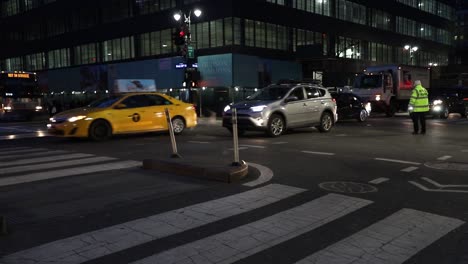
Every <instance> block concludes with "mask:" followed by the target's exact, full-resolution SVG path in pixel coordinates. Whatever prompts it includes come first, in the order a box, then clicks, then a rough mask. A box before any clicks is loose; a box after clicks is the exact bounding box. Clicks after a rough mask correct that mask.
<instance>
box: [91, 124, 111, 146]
mask: <svg viewBox="0 0 468 264" xmlns="http://www.w3.org/2000/svg"><path fill="white" fill-rule="evenodd" d="M111 136H112V129H111V127H110V125H109V123H107V122H106V121H104V120H96V121H94V122H93V123H92V124H91V126H90V127H89V138H91V139H92V140H94V141H102V140H106V139H109V138H110V137H111Z"/></svg>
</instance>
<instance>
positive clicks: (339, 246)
mask: <svg viewBox="0 0 468 264" xmlns="http://www.w3.org/2000/svg"><path fill="white" fill-rule="evenodd" d="M463 224H464V222H463V221H461V220H459V219H456V218H450V217H445V216H440V215H435V214H430V213H426V212H422V211H417V210H413V209H406V208H404V209H401V210H400V211H398V212H396V213H394V214H392V215H390V216H389V217H387V218H385V219H383V220H381V221H379V222H377V223H375V224H373V225H371V226H369V227H367V228H365V229H363V230H361V231H359V232H357V233H355V234H353V235H352V236H349V237H347V238H345V239H343V240H341V241H339V242H337V243H335V244H333V245H331V246H328V247H327V248H325V249H323V250H320V251H318V252H316V253H314V254H312V255H310V256H308V257H306V258H304V259H302V260H300V261H298V262H296V264H306V263H335V264H344V263H364V262H365V263H384V262H385V263H394V264H398V263H403V262H405V261H406V260H408V259H409V258H411V257H412V256H414V255H415V254H416V253H418V252H419V251H421V250H422V249H424V248H426V247H427V246H429V245H431V244H432V243H434V242H435V241H437V240H439V239H440V238H442V237H443V236H445V235H447V234H448V233H449V232H451V231H452V230H454V229H456V228H458V227H459V226H461V225H463ZM384 260H385V261H384Z"/></svg>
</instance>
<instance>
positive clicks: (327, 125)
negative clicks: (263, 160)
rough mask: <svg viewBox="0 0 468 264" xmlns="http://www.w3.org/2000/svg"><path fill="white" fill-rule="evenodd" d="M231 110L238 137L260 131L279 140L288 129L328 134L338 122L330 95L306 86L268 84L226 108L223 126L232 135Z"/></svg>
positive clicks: (311, 86)
mask: <svg viewBox="0 0 468 264" xmlns="http://www.w3.org/2000/svg"><path fill="white" fill-rule="evenodd" d="M233 108H236V110H237V117H238V131H239V133H240V134H242V133H244V132H245V131H246V130H261V131H266V133H267V134H268V135H269V136H271V137H278V136H280V135H281V134H283V133H284V132H285V131H286V130H287V129H290V128H300V127H312V126H315V127H316V128H317V129H318V130H319V131H320V132H329V131H330V130H331V129H332V127H333V125H334V124H335V122H336V121H337V115H336V103H335V100H334V99H333V98H332V97H331V95H330V93H329V92H328V91H327V90H326V89H325V88H322V87H318V86H315V85H311V84H306V83H304V84H301V83H292V84H291V83H289V84H288V83H287V84H279V85H271V86H268V87H265V88H263V89H261V90H259V91H258V92H257V93H255V94H253V95H251V96H249V97H247V99H246V100H245V101H243V102H239V103H235V104H232V105H228V106H226V108H225V109H224V113H223V127H226V128H227V129H228V130H229V131H231V132H232V109H233Z"/></svg>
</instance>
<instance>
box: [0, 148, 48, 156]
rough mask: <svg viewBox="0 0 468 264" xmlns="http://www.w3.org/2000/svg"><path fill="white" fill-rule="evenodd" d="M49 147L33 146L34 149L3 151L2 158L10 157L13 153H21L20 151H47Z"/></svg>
mask: <svg viewBox="0 0 468 264" xmlns="http://www.w3.org/2000/svg"><path fill="white" fill-rule="evenodd" d="M47 150H48V149H45V148H33V149H22V150H12V151H2V153H0V158H3V157H8V156H10V155H11V154H20V153H25V154H27V153H28V152H39V151H47Z"/></svg>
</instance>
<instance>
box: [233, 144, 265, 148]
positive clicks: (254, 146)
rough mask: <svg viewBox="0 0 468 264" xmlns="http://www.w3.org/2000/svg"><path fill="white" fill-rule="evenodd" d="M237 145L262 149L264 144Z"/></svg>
mask: <svg viewBox="0 0 468 264" xmlns="http://www.w3.org/2000/svg"><path fill="white" fill-rule="evenodd" d="M239 147H247V148H259V149H264V148H265V146H257V145H244V144H242V145H239Z"/></svg>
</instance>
